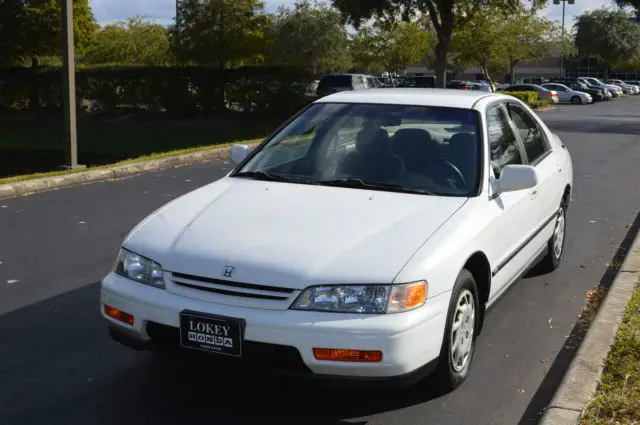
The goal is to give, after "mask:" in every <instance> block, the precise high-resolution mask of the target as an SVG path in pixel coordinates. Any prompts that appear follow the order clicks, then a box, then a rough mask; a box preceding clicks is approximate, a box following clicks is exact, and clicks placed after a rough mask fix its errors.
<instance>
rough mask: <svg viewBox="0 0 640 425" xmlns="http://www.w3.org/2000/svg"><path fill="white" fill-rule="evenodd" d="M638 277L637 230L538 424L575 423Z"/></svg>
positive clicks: (594, 384)
mask: <svg viewBox="0 0 640 425" xmlns="http://www.w3.org/2000/svg"><path fill="white" fill-rule="evenodd" d="M638 279H640V234H638V235H636V238H635V240H634V242H633V244H632V245H631V248H630V249H629V252H628V253H627V257H626V258H625V260H624V262H623V263H622V267H620V269H619V270H618V274H617V275H616V277H615V279H614V281H613V283H612V284H611V288H610V289H609V291H608V293H607V296H606V297H605V299H604V301H603V303H602V305H601V306H600V309H599V310H598V313H597V315H596V318H595V319H594V321H593V323H592V324H591V326H590V328H589V330H588V331H587V335H586V337H585V339H584V340H583V341H582V345H581V346H580V348H579V349H578V352H577V353H576V357H575V358H574V359H573V361H572V362H571V365H570V366H569V369H568V370H567V373H566V374H565V376H564V378H562V382H561V383H560V387H559V388H558V390H557V391H556V393H555V394H554V396H553V399H552V400H551V402H550V403H549V406H548V407H547V409H546V411H545V414H544V415H543V416H542V419H541V420H540V423H539V425H576V424H578V421H579V420H580V416H581V415H582V412H583V410H584V409H585V407H586V406H587V404H588V403H589V401H591V398H592V397H593V395H594V394H595V391H596V389H597V387H598V383H599V382H600V377H601V375H602V372H603V369H604V361H605V359H606V357H607V355H608V354H609V351H610V349H611V345H612V344H613V342H614V340H615V337H616V334H617V332H618V327H619V326H620V322H621V321H622V318H623V316H624V313H625V311H626V309H627V304H628V303H629V300H630V299H631V297H632V295H633V291H634V289H635V287H636V283H637V282H638Z"/></svg>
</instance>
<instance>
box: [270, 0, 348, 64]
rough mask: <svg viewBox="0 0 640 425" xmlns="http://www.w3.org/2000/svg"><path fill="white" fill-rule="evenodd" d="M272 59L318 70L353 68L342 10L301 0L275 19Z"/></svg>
mask: <svg viewBox="0 0 640 425" xmlns="http://www.w3.org/2000/svg"><path fill="white" fill-rule="evenodd" d="M274 21H275V22H274V27H275V28H274V32H275V37H274V41H273V47H272V55H273V57H272V59H273V60H274V61H275V62H279V63H283V64H289V65H296V66H300V67H303V68H305V69H308V70H310V71H311V72H313V73H314V75H315V74H318V72H320V71H323V72H336V71H345V70H347V69H349V68H350V67H351V57H350V53H349V50H348V44H349V38H348V33H347V30H346V28H345V27H344V25H342V19H341V16H340V13H339V12H338V11H336V10H335V9H333V8H331V7H329V6H327V5H326V4H324V3H312V2H310V1H309V0H299V1H297V2H296V3H295V5H294V6H293V8H288V7H281V8H280V9H279V10H278V13H277V15H276V16H275V18H274Z"/></svg>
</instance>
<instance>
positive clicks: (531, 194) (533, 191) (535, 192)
mask: <svg viewBox="0 0 640 425" xmlns="http://www.w3.org/2000/svg"><path fill="white" fill-rule="evenodd" d="M536 196H538V189H533V190H532V191H531V192H529V199H534V198H535V197H536Z"/></svg>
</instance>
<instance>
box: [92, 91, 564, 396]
mask: <svg viewBox="0 0 640 425" xmlns="http://www.w3.org/2000/svg"><path fill="white" fill-rule="evenodd" d="M485 129H486V130H485ZM485 152H487V153H488V155H485V154H484V153H485ZM230 154H231V159H232V160H233V162H234V163H235V164H237V166H236V168H235V169H234V170H233V171H232V172H231V173H230V174H228V175H227V176H225V177H223V178H222V179H220V180H218V181H215V182H213V183H210V184H207V185H205V186H202V187H200V188H198V189H196V190H194V191H192V192H190V193H187V194H185V195H183V196H181V197H180V198H177V199H176V200H173V201H171V202H170V203H168V204H166V205H164V206H163V207H161V208H160V209H158V210H157V211H155V212H153V213H151V214H150V215H149V216H148V217H147V218H145V219H144V220H143V221H142V222H140V223H139V224H138V225H137V226H136V227H135V228H134V229H133V230H132V231H131V233H129V235H127V236H126V238H125V239H124V242H123V243H122V247H121V249H120V252H119V254H118V256H117V260H116V262H115V266H114V269H113V271H112V272H110V273H109V274H108V275H107V276H105V277H104V279H103V280H102V282H101V290H100V293H101V298H100V312H101V314H102V316H103V317H104V319H105V321H106V324H107V326H108V328H109V332H110V335H111V337H112V338H114V339H115V340H116V341H119V342H121V343H123V344H125V345H129V346H131V347H134V348H136V349H150V350H162V348H163V347H176V348H179V347H181V348H182V349H183V350H185V351H199V352H206V353H209V354H211V357H210V360H211V361H212V362H216V361H217V360H218V359H220V358H225V357H227V358H235V360H237V361H238V362H240V364H242V362H252V363H255V364H258V365H263V366H264V367H265V368H268V369H270V370H276V369H277V368H286V369H287V370H297V371H300V372H301V373H308V374H319V375H324V376H332V377H334V378H340V377H342V378H345V377H355V378H359V379H365V380H366V378H376V379H378V380H379V379H394V378H395V379H404V380H405V382H406V383H410V382H412V381H415V380H416V379H419V378H421V377H423V376H425V375H426V374H428V373H430V372H432V371H433V372H434V373H435V377H437V378H438V380H439V382H440V385H442V387H443V388H444V389H447V390H450V389H453V388H456V387H458V386H459V385H460V384H461V383H462V382H463V381H464V380H465V378H466V377H467V374H468V372H469V369H470V367H471V364H472V360H473V357H474V352H475V349H476V337H477V336H478V334H479V333H480V331H481V330H482V327H483V323H484V322H483V319H484V316H485V312H486V309H487V308H489V307H490V306H492V305H494V303H495V302H496V301H497V300H498V299H499V298H500V296H501V295H502V294H504V293H506V291H507V289H508V288H509V287H510V286H511V285H513V284H514V283H515V282H516V281H517V280H518V279H519V278H520V276H522V275H524V274H525V273H527V272H528V271H529V270H530V269H532V267H534V265H537V266H538V267H536V270H539V271H544V272H548V271H552V270H554V269H556V268H557V267H558V265H559V264H560V262H561V261H562V258H563V251H564V241H565V239H566V238H565V229H566V226H565V225H566V220H567V216H566V212H567V208H568V207H569V202H570V199H571V190H572V187H573V166H572V160H571V156H570V153H569V151H568V149H567V147H566V146H565V145H564V144H563V143H562V140H561V139H560V138H559V137H558V136H557V135H556V134H554V133H552V132H551V131H550V130H549V128H548V127H547V126H546V125H545V123H544V122H543V121H542V120H541V119H540V118H539V117H538V116H537V114H536V113H534V112H533V111H532V110H531V109H530V108H529V107H528V106H527V105H526V104H525V103H523V102H521V101H520V100H518V99H516V98H514V97H512V96H506V95H501V94H497V93H484V92H472V91H462V90H460V91H457V90H446V89H434V90H428V91H425V90H422V89H419V90H412V89H372V90H353V91H349V92H342V93H337V94H333V95H330V96H327V97H324V98H322V99H319V100H317V101H315V102H313V103H311V104H310V105H308V106H307V107H306V108H305V109H304V110H303V111H301V112H300V113H299V114H297V115H296V116H295V117H293V118H292V120H291V121H289V122H288V123H287V125H285V126H283V127H281V128H280V130H279V131H277V132H276V133H275V134H273V135H272V136H270V137H269V138H268V139H266V140H265V141H264V142H263V143H262V144H260V145H259V146H258V147H257V148H255V149H254V150H253V151H252V152H250V151H249V148H248V147H247V146H243V145H234V146H232V147H231V149H230ZM255 205H259V208H253V207H252V206H255ZM514 229H517V231H514ZM97 307H98V306H96V308H97ZM526 337H527V336H526V335H522V338H526ZM496 361H497V360H496Z"/></svg>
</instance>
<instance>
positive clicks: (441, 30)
mask: <svg viewBox="0 0 640 425" xmlns="http://www.w3.org/2000/svg"><path fill="white" fill-rule="evenodd" d="M439 3H440V4H439V5H440V7H439V8H438V9H439V10H438V11H436V8H435V4H434V3H430V2H427V8H428V9H429V17H430V18H431V22H432V23H433V26H434V27H435V30H436V34H437V36H438V44H436V48H435V53H436V60H435V66H434V68H435V69H434V71H435V74H436V87H439V88H445V87H446V84H447V56H448V54H449V45H450V44H451V33H453V19H454V14H453V1H452V0H442V1H440V2H439ZM438 17H440V19H438Z"/></svg>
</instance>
